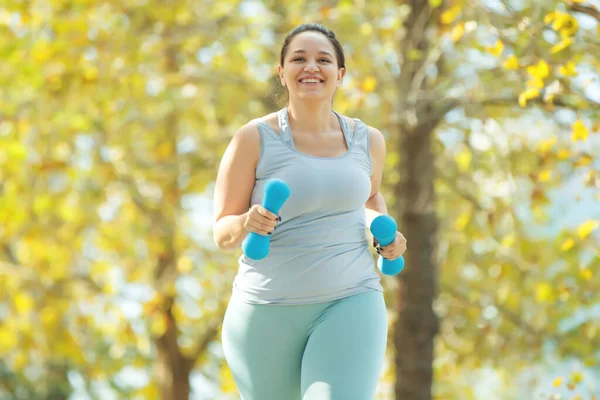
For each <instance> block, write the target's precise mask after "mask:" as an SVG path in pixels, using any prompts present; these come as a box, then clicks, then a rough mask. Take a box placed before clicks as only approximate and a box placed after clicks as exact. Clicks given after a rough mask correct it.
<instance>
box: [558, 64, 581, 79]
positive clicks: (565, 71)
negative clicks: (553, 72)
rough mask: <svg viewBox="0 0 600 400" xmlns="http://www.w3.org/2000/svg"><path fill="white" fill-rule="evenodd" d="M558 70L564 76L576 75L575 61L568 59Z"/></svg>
mask: <svg viewBox="0 0 600 400" xmlns="http://www.w3.org/2000/svg"><path fill="white" fill-rule="evenodd" d="M558 72H559V73H560V74H561V75H564V76H575V75H577V70H576V68H575V63H574V62H573V61H569V62H568V63H566V64H565V65H563V66H561V67H560V68H559V69H558Z"/></svg>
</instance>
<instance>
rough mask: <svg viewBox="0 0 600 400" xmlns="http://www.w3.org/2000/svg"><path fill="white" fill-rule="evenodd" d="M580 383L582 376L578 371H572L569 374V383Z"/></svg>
mask: <svg viewBox="0 0 600 400" xmlns="http://www.w3.org/2000/svg"><path fill="white" fill-rule="evenodd" d="M581 381H583V374H582V373H581V372H580V371H574V372H573V373H572V374H571V382H573V383H574V384H576V385H577V384H578V383H581Z"/></svg>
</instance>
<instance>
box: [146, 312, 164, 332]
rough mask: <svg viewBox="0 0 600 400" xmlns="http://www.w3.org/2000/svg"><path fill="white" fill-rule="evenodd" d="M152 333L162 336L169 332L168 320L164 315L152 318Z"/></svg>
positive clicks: (156, 315)
mask: <svg viewBox="0 0 600 400" xmlns="http://www.w3.org/2000/svg"><path fill="white" fill-rule="evenodd" d="M150 331H151V332H152V334H153V335H154V336H162V335H163V334H164V333H165V332H166V331H167V318H166V317H165V315H164V314H163V313H155V314H154V315H153V316H152V320H151V325H150Z"/></svg>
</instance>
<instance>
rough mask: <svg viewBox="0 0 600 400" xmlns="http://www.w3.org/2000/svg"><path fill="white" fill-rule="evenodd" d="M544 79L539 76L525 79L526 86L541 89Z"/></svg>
mask: <svg viewBox="0 0 600 400" xmlns="http://www.w3.org/2000/svg"><path fill="white" fill-rule="evenodd" d="M544 86H545V85H544V81H543V80H541V79H539V78H531V79H528V80H527V87H528V88H531V89H543V88H544Z"/></svg>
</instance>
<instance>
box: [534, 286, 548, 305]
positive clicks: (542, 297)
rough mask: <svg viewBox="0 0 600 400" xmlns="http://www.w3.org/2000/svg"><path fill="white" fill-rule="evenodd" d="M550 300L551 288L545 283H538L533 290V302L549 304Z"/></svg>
mask: <svg viewBox="0 0 600 400" xmlns="http://www.w3.org/2000/svg"><path fill="white" fill-rule="evenodd" d="M551 298H552V287H551V286H550V285H549V284H547V283H545V282H544V283H539V284H538V285H537V287H536V289H535V300H536V301H537V302H538V303H546V302H549V301H550V299H551Z"/></svg>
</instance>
